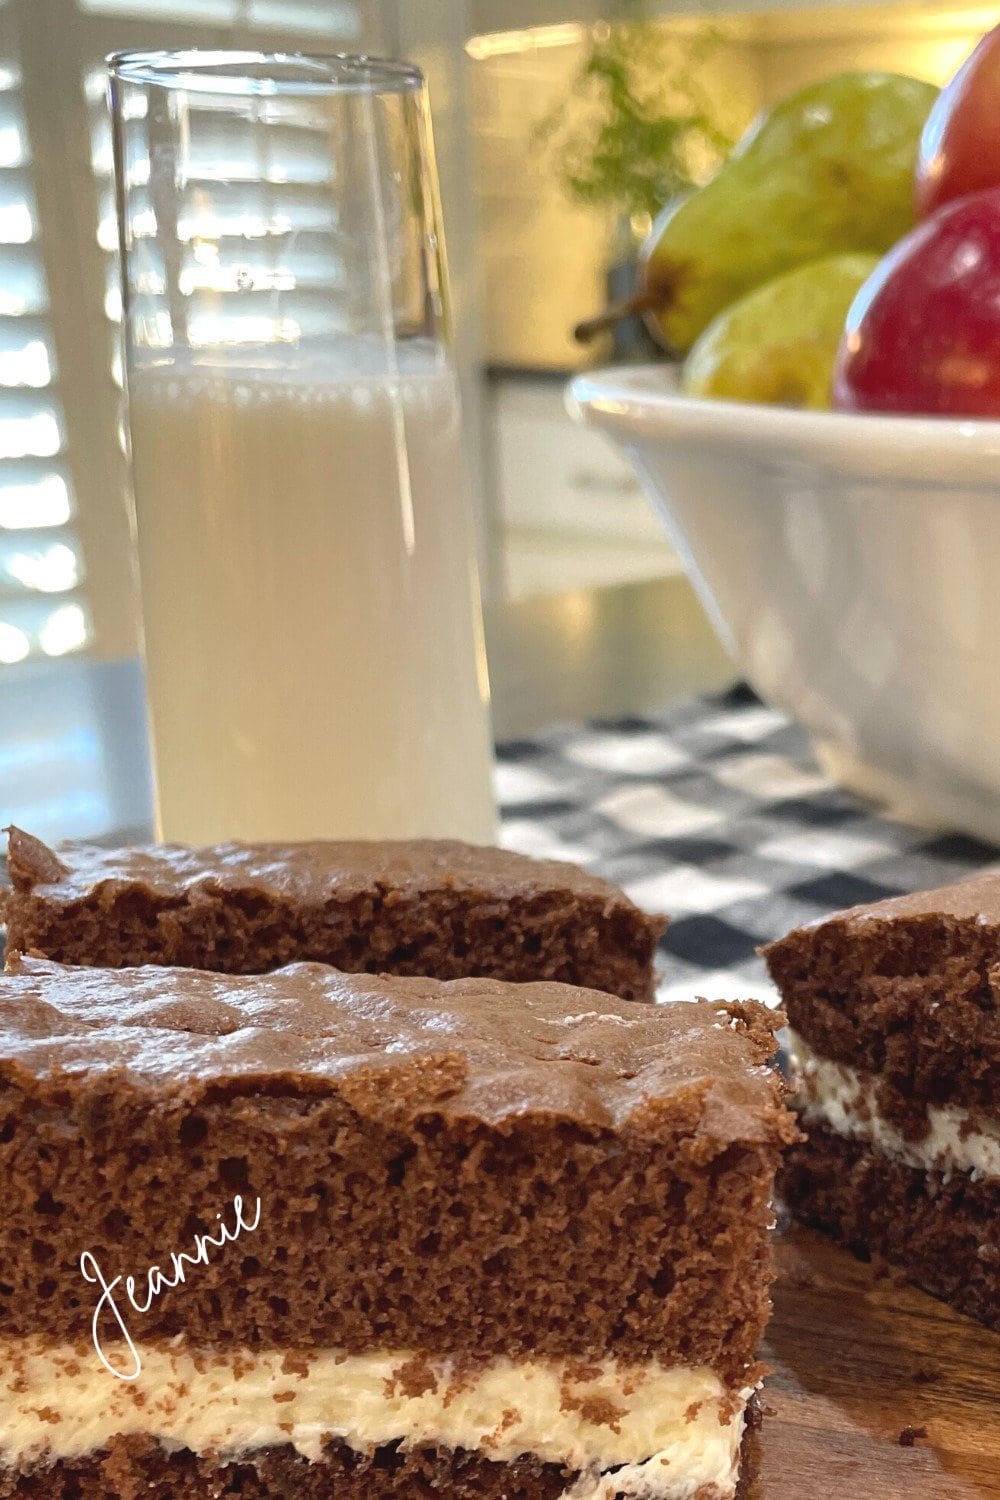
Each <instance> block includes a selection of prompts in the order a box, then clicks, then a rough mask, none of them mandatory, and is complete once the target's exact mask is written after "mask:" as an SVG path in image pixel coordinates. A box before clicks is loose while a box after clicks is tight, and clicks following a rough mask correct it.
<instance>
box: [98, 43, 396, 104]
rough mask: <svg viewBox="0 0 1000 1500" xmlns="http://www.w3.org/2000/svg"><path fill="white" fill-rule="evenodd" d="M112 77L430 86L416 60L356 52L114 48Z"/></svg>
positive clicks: (248, 91)
mask: <svg viewBox="0 0 1000 1500" xmlns="http://www.w3.org/2000/svg"><path fill="white" fill-rule="evenodd" d="M105 61H106V63H107V67H108V71H109V73H110V74H111V76H112V78H114V79H116V80H118V81H121V82H126V83H138V84H146V85H149V84H152V85H155V86H159V87H160V88H165V89H177V90H179V91H180V90H183V91H184V92H185V93H196V94H237V95H247V96H249V95H257V94H272V95H273V94H286V95H287V94H339V93H354V94H388V93H393V94H402V93H411V92H415V91H417V90H419V89H422V88H423V86H424V75H423V72H422V71H421V69H420V68H418V67H417V66H416V64H415V63H408V62H399V61H396V60H394V59H392V58H387V57H368V56H366V55H365V54H363V53H360V54H354V53H350V52H329V53H322V52H246V51H227V50H214V49H211V48H197V47H195V48H188V49H185V50H181V51H161V52H156V51H153V52H149V51H132V50H129V51H125V52H112V53H110V54H109V55H108V57H107V58H106V59H105Z"/></svg>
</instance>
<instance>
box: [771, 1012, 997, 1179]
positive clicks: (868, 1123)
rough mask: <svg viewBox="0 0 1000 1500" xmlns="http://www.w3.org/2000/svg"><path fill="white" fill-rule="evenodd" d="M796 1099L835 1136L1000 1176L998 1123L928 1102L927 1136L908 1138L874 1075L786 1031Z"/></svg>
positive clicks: (936, 1166) (916, 1162)
mask: <svg viewBox="0 0 1000 1500" xmlns="http://www.w3.org/2000/svg"><path fill="white" fill-rule="evenodd" d="M788 1055H789V1061H790V1063H791V1069H792V1086H793V1088H794V1090H795V1101H794V1102H795V1104H796V1106H797V1108H798V1109H799V1111H800V1113H801V1114H802V1116H803V1118H804V1119H805V1121H806V1122H807V1123H808V1121H809V1120H817V1121H822V1123H823V1124H825V1125H828V1126H829V1127H830V1129H831V1130H833V1131H836V1133H837V1135H846V1136H854V1137H856V1138H857V1139H859V1140H864V1141H870V1142H871V1144H872V1145H873V1146H877V1147H878V1149H879V1150H880V1151H881V1152H883V1153H884V1154H885V1155H886V1156H892V1157H894V1158H895V1159H896V1160H897V1161H901V1162H905V1163H906V1165H907V1166H911V1167H919V1168H921V1169H922V1170H923V1171H930V1172H941V1173H944V1174H948V1173H951V1172H968V1173H970V1174H971V1175H972V1177H973V1178H979V1177H1000V1127H996V1126H992V1125H990V1124H989V1123H988V1122H977V1124H976V1125H975V1126H972V1125H971V1123H970V1114H969V1111H968V1110H967V1109H961V1108H959V1107H958V1106H957V1105H951V1104H948V1105H940V1106H938V1105H930V1106H929V1107H928V1110H927V1123H928V1127H929V1128H928V1132H927V1135H926V1136H924V1138H923V1139H922V1140H920V1141H908V1140H907V1139H906V1138H905V1136H903V1135H902V1134H901V1133H900V1132H899V1130H898V1129H897V1128H896V1126H895V1125H893V1124H892V1123H891V1122H890V1121H888V1120H886V1119H883V1117H882V1115H881V1114H880V1113H879V1109H878V1106H877V1103H876V1097H877V1096H876V1083H877V1081H876V1079H874V1078H873V1077H872V1076H871V1075H870V1074H866V1073H861V1072H859V1071H858V1070H856V1069H854V1068H849V1067H846V1066H845V1065H844V1064H843V1063H839V1062H831V1060H830V1059H829V1058H827V1057H820V1056H818V1054H817V1053H815V1052H814V1051H813V1050H812V1048H811V1047H810V1046H809V1043H808V1042H806V1041H804V1040H803V1038H802V1037H800V1036H799V1034H798V1033H797V1032H795V1031H791V1030H789V1033H788Z"/></svg>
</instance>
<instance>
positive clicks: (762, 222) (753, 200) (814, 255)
mask: <svg viewBox="0 0 1000 1500" xmlns="http://www.w3.org/2000/svg"><path fill="white" fill-rule="evenodd" d="M937 93H938V91H937V89H936V88H934V87H933V85H931V84H929V83H921V82H920V81H919V80H917V79H916V78H907V77H904V76H903V75H902V74H898V73H872V72H865V73H838V74H836V75H835V76H834V77H832V78H826V79H824V80H823V81H822V82H821V83H813V84H810V85H809V86H808V87H806V88H804V89H800V90H799V92H798V93H796V94H792V95H791V96H790V97H789V98H788V99H785V100H784V101H783V102H782V103H780V104H777V105H775V107H774V108H773V109H771V110H769V111H768V112H767V113H766V114H765V115H763V116H762V117H761V118H760V119H759V120H758V121H757V122H756V123H755V124H754V125H751V127H750V128H749V130H748V131H747V132H746V134H745V135H744V136H743V137H742V139H741V140H740V141H739V142H738V143H737V145H736V147H735V149H734V150H733V152H732V154H731V155H730V156H729V157H728V158H727V160H726V161H725V162H724V163H723V165H722V166H721V167H720V169H719V171H718V172H717V173H716V174H715V176H714V177H713V178H712V179H711V181H710V182H708V183H706V184H705V186H704V187H702V188H699V189H698V190H697V191H696V192H694V193H692V194H690V196H688V197H686V198H683V199H681V200H680V201H679V202H676V203H673V204H671V205H669V206H668V207H667V208H666V209H665V210H664V211H663V213H662V214H661V215H660V216H659V218H658V219H657V221H656V223H655V224H654V225H653V228H652V231H651V233H650V235H649V238H648V240H647V242H646V246H645V247H644V253H643V267H642V276H641V284H640V289H639V292H638V294H637V296H636V297H635V298H634V299H632V302H631V307H632V308H633V309H634V308H642V310H643V311H645V313H646V317H647V320H648V321H649V322H650V325H651V327H652V328H653V330H654V332H655V333H656V335H657V337H658V338H659V339H660V340H661V342H662V343H663V344H664V345H665V346H666V347H667V348H668V349H671V350H673V351H674V352H675V353H677V354H684V353H686V351H687V350H688V349H690V347H691V345H692V344H693V343H694V341H695V339H696V338H697V337H698V335H699V334H700V333H701V332H702V331H703V330H704V329H705V328H707V327H708V325H709V323H710V322H711V321H712V319H713V318H714V317H716V316H717V315H718V314H719V313H720V312H722V311H723V309H724V308H727V307H729V306H730V304H731V303H733V302H736V301H737V300H738V299H739V298H740V297H743V296H745V295H746V293H747V292H749V291H752V290H753V288H754V287H757V286H762V285H763V283H764V282H766V281H771V280H772V279H773V278H774V277H775V276H779V275H780V274H781V273H782V272H783V271H789V270H791V269H792V268H793V267H795V266H800V265H804V264H805V263H807V262H808V261H813V260H819V259H820V258H821V257H824V256H828V255H836V254H840V253H842V252H850V251H867V252H869V253H870V254H874V255H881V254H883V253H884V252H885V251H886V250H888V249H889V248H890V246H892V245H894V244H895V242H896V241H897V240H898V239H900V238H901V237H902V236H903V235H904V234H905V233H906V231H907V230H908V229H909V228H910V227H911V225H912V223H913V170H914V165H915V163H916V157H917V145H918V142H919V139H920V132H921V129H922V128H923V124H924V121H925V120H926V118H927V115H928V114H929V112H930V108H931V105H932V104H933V102H934V100H935V98H936V97H937ZM627 310H629V305H625V306H624V307H623V308H621V309H612V310H610V311H609V313H608V314H607V315H605V316H604V317H602V318H596V319H594V320H592V321H591V322H590V323H585V324H581V326H580V328H579V329H578V330H577V331H578V334H579V336H580V337H587V336H589V335H590V334H592V333H594V332H596V331H598V330H599V329H600V328H601V327H604V326H606V325H607V323H608V321H613V320H614V317H615V315H616V313H617V314H620V313H621V312H622V311H627Z"/></svg>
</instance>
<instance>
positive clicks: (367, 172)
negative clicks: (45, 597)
mask: <svg viewBox="0 0 1000 1500" xmlns="http://www.w3.org/2000/svg"><path fill="white" fill-rule="evenodd" d="M110 69H111V100H112V110H113V114H114V126H115V166H116V175H117V186H118V210H119V229H120V239H121V248H122V274H123V283H124V329H125V356H126V358H125V364H126V383H127V395H128V429H129V440H130V447H131V462H132V480H133V491H134V517H135V533H136V540H137V547H138V559H139V571H140V579H141V596H142V609H143V628H144V637H145V660H146V677H147V684H148V696H149V707H150V719H151V725H152V737H153V754H154V765H155V779H156V789H157V804H158V822H159V832H160V836H161V837H163V838H167V839H172V840H178V841H182V842H190V843H207V842H214V841H216V840H220V839H228V838H240V839H251V838H252V839H277V840H282V839H307V838H316V837H331V838H332V837H358V838H403V837H418V836H451V837H458V838H465V839H468V840H470V841H473V842H480V843H482V842H489V841H491V840H492V838H493V837H494V834H495V828H496V814H495V807H494V802H493V796H492V791H491V764H492V750H491V736H490V729H489V709H488V697H489V691H488V684H487V676H486V664H485V656H484V650H483V637H482V627H481V619H480V606H479V594H478V582H477V574H476V562H475V543H474V530H473V525H472V519H471V516H470V513H469V493H468V485H467V478H466V473H465V470H464V466H463V456H462V446H461V430H460V429H461V422H460V414H459V407H458V398H457V391H456V380H455V374H454V370H453V367H452V363H451V358H450V354H449V347H448V280H447V271H446V266H445V261H444V250H443V243H442V237H441V224H440V210H439V205H438V192H437V180H436V175H435V170H434V158H433V148H432V144H431V134H430V123H429V115H428V108H427V96H426V89H425V86H424V81H423V78H422V76H421V74H420V72H419V70H418V69H416V68H413V67H410V66H407V65H405V64H402V63H393V62H380V61H375V60H372V59H368V58H348V57H334V58H330V57H328V58H307V57H300V56H294V57H292V56H265V55H259V54H254V53H217V52H186V53H172V54H165V53H153V54H136V53H131V54H123V55H119V56H116V57H113V58H112V59H111V60H110Z"/></svg>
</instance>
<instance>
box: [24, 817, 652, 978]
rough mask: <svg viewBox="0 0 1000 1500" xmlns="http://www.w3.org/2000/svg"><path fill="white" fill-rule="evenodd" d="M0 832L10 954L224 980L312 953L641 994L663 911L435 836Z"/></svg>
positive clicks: (326, 959)
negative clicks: (144, 843) (302, 839)
mask: <svg viewBox="0 0 1000 1500" xmlns="http://www.w3.org/2000/svg"><path fill="white" fill-rule="evenodd" d="M8 834H9V849H8V855H7V861H8V867H9V870H10V877H11V882H12V888H11V890H10V891H9V892H8V893H7V897H6V902H5V904H4V905H3V906H0V919H4V920H6V923H7V929H8V935H7V941H8V945H9V946H10V948H11V949H12V950H13V951H15V952H21V953H38V954H41V955H44V956H45V957H46V958H52V959H56V960H57V961H58V962H60V963H72V964H96V965H99V966H101V967H103V968H121V967H123V966H128V965H133V966H134V965H137V964H150V963H153V964H173V965H177V966H179V967H184V968H198V969H216V970H220V971H222V972H225V973H231V974H244V973H263V972H265V971H267V970H269V969H275V968H278V967H280V966H281V965H282V964H287V963H293V962H298V961H301V960H305V959H309V960H314V961H315V962H317V963H327V964H333V965H334V966H335V967H336V968H338V969H344V970H347V971H348V972H351V973H357V972H361V971H367V972H368V973H390V974H430V975H433V976H434V977H435V978H438V979H459V978H464V977H466V976H468V975H475V974H481V975H493V976H495V977H496V978H498V979H506V980H511V981H524V980H532V979H556V980H559V981H560V982H562V983H566V984H581V985H586V986H589V987H591V988H593V989H599V990H607V991H608V992H609V993H610V994H613V995H620V996H621V997H622V998H623V999H626V1000H649V999H652V995H653V984H654V976H653V956H654V954H655V952H656V944H657V941H658V939H659V937H660V934H661V933H662V932H663V929H664V926H665V922H664V920H663V919H662V918H659V917H651V916H647V915H646V914H645V913H644V912H642V911H640V910H639V908H638V907H637V906H635V905H634V904H633V903H632V902H631V901H630V900H629V899H628V897H627V896H625V895H624V894H623V893H622V892H621V891H620V890H618V889H617V887H615V886H613V885H609V884H608V883H607V882H606V881H604V880H599V879H597V878H596V876H593V875H588V874H586V873H585V872H584V871H583V870H580V869H577V867H576V866H575V865H570V864H564V863H561V862H559V861H556V860H535V859H529V858H528V857H527V856H525V855H523V854H512V853H510V852H508V851H507V850H505V849H486V848H480V847H478V846H475V845H472V844H459V843H454V842H451V841H444V840H442V841H437V840H421V841H417V842H403V843H357V842H355V843H329V842H326V843H312V844H218V845H216V846H214V847H213V848H207V849H187V848H182V847H181V846H179V845H176V844H164V845H151V846H149V847H147V848H139V849H113V850H108V849H98V848H93V847H91V846H89V845H86V844H75V843H63V844H59V845H57V846H56V848H55V849H49V848H48V847H47V846H46V845H45V844H42V843H41V842H40V841H39V840H38V839H35V838H32V837H31V836H30V835H29V834H26V833H23V832H21V830H20V829H17V828H11V829H8ZM3 894H4V893H3V892H0V898H2V897H3Z"/></svg>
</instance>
